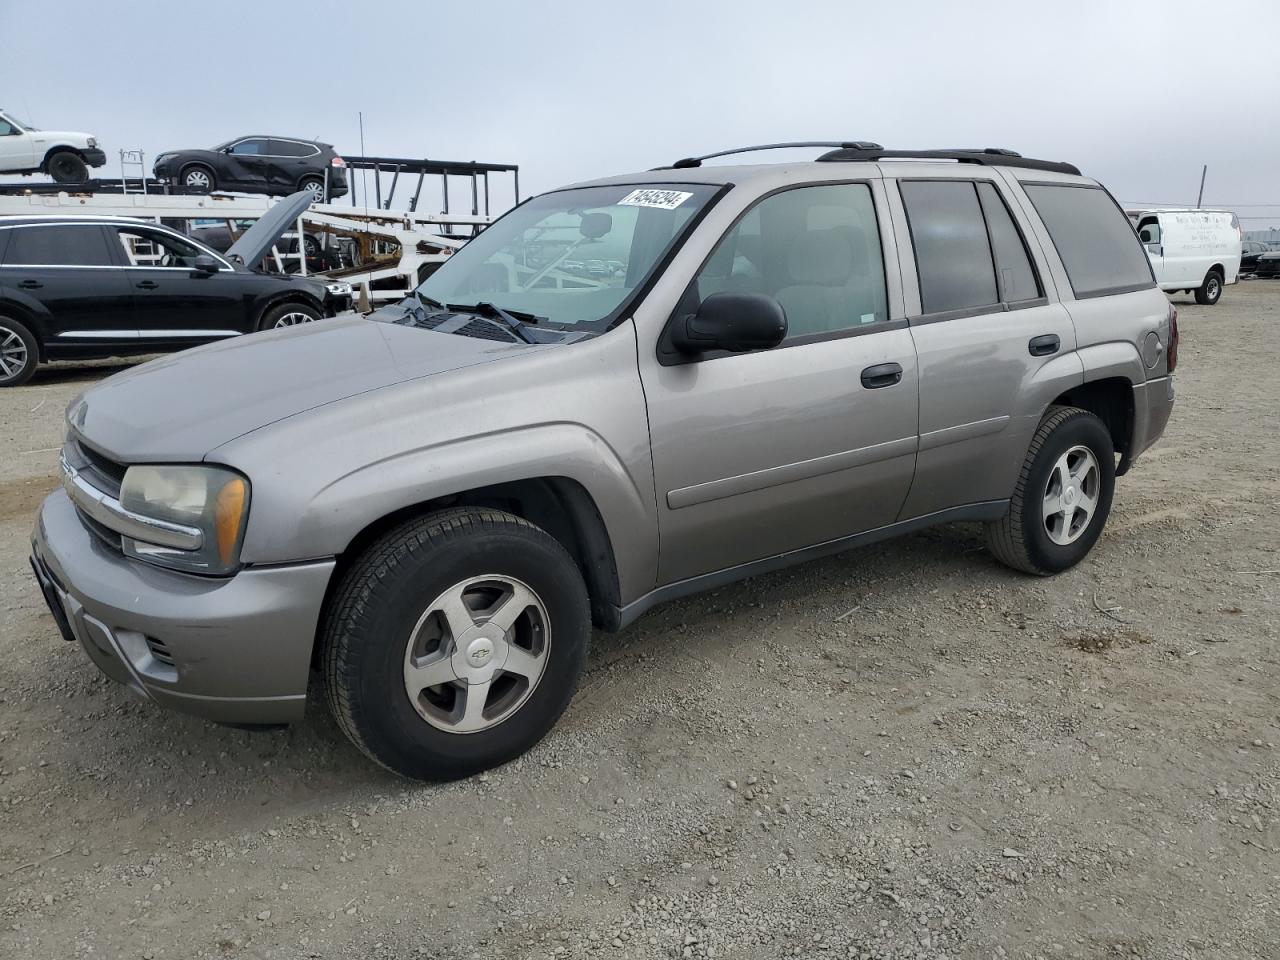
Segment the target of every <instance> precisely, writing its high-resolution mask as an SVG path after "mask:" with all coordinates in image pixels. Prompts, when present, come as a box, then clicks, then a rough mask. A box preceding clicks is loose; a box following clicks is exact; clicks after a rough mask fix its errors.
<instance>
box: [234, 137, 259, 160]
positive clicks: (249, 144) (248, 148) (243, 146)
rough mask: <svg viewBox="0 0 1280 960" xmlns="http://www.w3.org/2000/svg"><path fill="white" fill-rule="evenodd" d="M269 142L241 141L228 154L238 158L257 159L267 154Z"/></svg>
mask: <svg viewBox="0 0 1280 960" xmlns="http://www.w3.org/2000/svg"><path fill="white" fill-rule="evenodd" d="M266 148H267V142H266V141H265V140H241V141H240V142H239V143H237V144H234V145H233V146H232V147H231V148H230V149H228V150H227V153H230V154H232V155H234V156H237V157H246V156H248V157H256V156H258V155H259V154H263V153H266V152H267V149H266Z"/></svg>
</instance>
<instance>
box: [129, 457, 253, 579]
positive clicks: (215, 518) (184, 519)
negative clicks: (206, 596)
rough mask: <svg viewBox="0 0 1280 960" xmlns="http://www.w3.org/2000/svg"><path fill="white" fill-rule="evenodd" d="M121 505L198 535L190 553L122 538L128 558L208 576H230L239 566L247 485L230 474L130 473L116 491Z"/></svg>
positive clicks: (149, 469) (146, 469) (147, 469)
mask: <svg viewBox="0 0 1280 960" xmlns="http://www.w3.org/2000/svg"><path fill="white" fill-rule="evenodd" d="M120 505H121V506H122V507H124V509H126V510H128V511H130V512H132V513H135V514H138V515H139V516H142V517H147V518H149V519H152V520H160V521H162V522H164V523H168V524H177V525H179V526H182V527H187V528H190V529H191V530H192V531H198V532H199V545H198V546H196V547H194V548H193V549H190V550H180V549H177V548H174V547H162V546H158V545H156V544H154V543H147V542H145V541H143V540H138V539H133V538H130V537H124V538H123V541H122V542H123V545H124V552H125V553H126V554H128V555H129V556H131V557H136V558H137V559H139V560H146V561H148V562H150V563H154V564H158V565H159V566H162V567H171V568H173V569H174V570H185V571H187V572H189V573H207V574H227V573H231V572H233V571H234V570H235V569H236V567H237V566H238V565H239V563H240V544H241V541H242V540H243V539H244V528H245V523H246V521H247V520H248V519H249V481H248V480H246V479H245V478H244V477H242V476H240V474H238V473H235V472H234V471H232V470H227V469H226V468H224V467H204V466H200V467H188V466H138V467H130V468H129V469H128V470H127V471H126V472H125V475H124V482H123V483H122V484H121V485H120ZM193 539H194V538H193Z"/></svg>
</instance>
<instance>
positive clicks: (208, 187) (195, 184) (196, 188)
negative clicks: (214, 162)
mask: <svg viewBox="0 0 1280 960" xmlns="http://www.w3.org/2000/svg"><path fill="white" fill-rule="evenodd" d="M178 182H179V183H180V184H181V185H182V187H183V189H184V190H186V191H187V193H212V192H213V191H214V190H216V189H217V188H218V181H217V178H216V177H215V176H214V174H213V171H212V170H210V169H209V168H208V167H206V166H204V165H203V164H199V163H193V164H190V165H188V166H185V167H183V168H182V173H180V174H178Z"/></svg>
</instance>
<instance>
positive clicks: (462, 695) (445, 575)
mask: <svg viewBox="0 0 1280 960" xmlns="http://www.w3.org/2000/svg"><path fill="white" fill-rule="evenodd" d="M485 584H487V585H489V586H488V587H485V586H484V585H485ZM476 585H480V586H478V587H477V586H476ZM473 587H475V589H476V590H477V591H478V592H477V593H476V594H474V595H472V594H468V593H466V592H465V591H466V590H471V589H472V588H473ZM507 588H510V592H509V593H507V592H504V591H506V590H507ZM486 589H488V590H489V591H490V592H489V593H488V594H486V593H485V590H486ZM521 589H523V590H524V591H527V593H522V592H518V591H519V590H521ZM460 590H463V591H464V592H462V593H459V592H458V591H460ZM456 596H463V597H465V596H477V597H479V600H478V601H477V600H474V599H473V600H468V601H464V602H465V603H467V605H468V606H469V607H470V609H466V608H465V607H464V608H462V612H461V614H458V613H457V612H456V611H458V610H459V608H458V607H457V606H456V605H454V606H452V607H450V609H452V610H454V611H455V616H454V617H453V618H447V617H445V615H444V614H443V613H442V612H441V610H442V609H443V608H444V607H445V606H448V604H442V603H441V602H440V601H441V600H442V599H443V598H445V597H456ZM486 597H489V598H495V597H496V599H486ZM516 597H519V598H520V599H519V600H518V601H516V600H515V598H516ZM433 598H435V599H433ZM486 605H488V606H487V607H486ZM517 608H518V609H519V613H518V614H516V613H507V614H505V616H507V617H509V618H514V620H513V623H514V625H513V626H512V627H511V629H509V630H508V631H506V632H501V631H500V630H499V633H497V634H494V635H493V637H487V636H485V631H484V628H485V627H486V626H487V625H488V624H489V623H490V622H491V620H492V618H495V617H499V616H504V614H503V613H502V611H504V610H505V611H515V610H517ZM475 616H479V617H480V618H481V619H479V620H478V621H476V620H475ZM462 618H465V620H464V621H463V622H465V623H466V624H467V625H468V626H466V627H463V628H460V629H459V630H456V631H455V630H454V629H453V627H452V626H451V623H452V620H453V619H459V620H462ZM473 630H474V631H476V633H475V634H472V635H471V636H470V639H469V640H468V639H466V636H467V633H469V632H470V631H473ZM489 632H490V633H492V632H493V631H492V628H491V629H490V631H489ZM590 633H591V613H590V607H589V604H588V600H587V589H586V586H585V585H584V583H583V581H582V575H581V574H580V572H579V571H578V567H577V565H576V564H575V563H574V561H573V558H572V557H570V556H569V554H568V552H567V551H566V550H565V549H564V547H563V546H561V545H560V543H559V542H558V541H556V540H555V539H554V538H553V537H551V536H550V535H549V534H547V533H546V532H545V531H543V530H541V529H540V528H538V527H535V526H534V525H533V524H531V523H528V522H527V521H525V520H522V519H521V518H519V517H516V516H513V515H512V514H509V513H504V512H502V511H499V510H493V509H488V508H457V509H451V510H445V511H441V512H438V513H433V514H430V515H428V516H425V517H419V518H417V519H414V520H410V521H408V522H406V523H404V524H402V525H401V526H399V527H397V528H395V529H394V530H392V531H390V532H389V533H387V534H386V535H384V536H383V537H382V538H380V539H379V540H377V541H376V542H375V543H373V544H372V545H371V546H370V547H369V548H368V549H367V550H365V551H364V553H362V554H361V555H360V556H359V558H358V559H357V560H356V562H355V564H354V565H353V566H352V567H351V568H350V569H349V570H348V571H347V573H346V574H345V576H343V578H342V580H341V582H340V584H339V585H338V587H337V589H336V590H335V592H334V594H333V596H332V597H331V598H330V601H329V604H328V607H327V610H326V614H325V617H324V621H323V627H322V634H321V644H322V647H321V671H322V674H323V680H324V689H325V695H326V699H327V700H328V703H329V707H330V709H331V710H332V711H333V715H334V717H335V718H336V719H337V721H338V725H339V726H340V727H341V728H342V730H343V732H344V733H345V734H346V735H347V736H348V737H349V738H350V739H351V741H352V742H353V743H354V744H355V745H356V746H357V747H359V748H360V749H361V750H362V751H363V752H364V753H365V754H366V755H367V756H368V757H370V758H371V759H373V760H374V761H376V762H377V763H379V764H381V765H382V766H384V767H386V768H387V769H388V770H391V771H392V772H394V773H397V774H399V775H401V776H403V777H408V778H411V779H415V780H455V779H458V778H460V777H466V776H470V775H471V774H474V773H479V772H480V771H482V770H487V769H489V768H490V767H495V766H497V765H499V764H501V763H505V762H506V761H508V760H511V759H513V758H515V757H517V756H519V755H520V754H522V753H524V752H525V751H526V750H528V749H529V748H531V747H532V746H534V744H536V743H537V742H538V741H539V740H541V739H542V738H543V736H545V735H546V733H547V732H548V731H549V730H550V729H551V727H552V726H554V724H555V722H556V721H557V720H558V719H559V718H560V715H561V714H562V713H563V712H564V710H565V708H566V707H567V706H568V705H569V701H570V700H571V699H572V698H573V694H574V691H575V690H576V689H577V685H578V678H579V676H580V675H581V673H582V667H583V663H584V661H585V659H586V653H587V646H588V641H589V639H590ZM459 634H462V635H463V638H464V639H463V644H464V645H461V646H460V645H459V643H458V641H457V639H456V638H457V637H458V635H459ZM424 636H425V637H426V638H427V639H426V640H425V641H424V640H423V637H424ZM539 644H540V646H539ZM486 649H489V650H490V651H491V654H489V653H486ZM489 656H492V659H491V660H489V662H488V664H485V663H483V661H481V663H480V664H479V665H477V661H476V660H475V659H473V658H476V657H489ZM499 656H501V657H502V662H501V664H498V661H497V657H499ZM493 664H498V665H497V666H496V667H495V666H493ZM512 664H518V665H519V668H520V669H519V671H517V672H509V671H508V670H505V669H503V667H509V666H511V665H512ZM535 669H536V670H537V671H538V672H537V675H536V677H535V676H534V675H533V672H532V671H533V670H535ZM417 671H424V672H423V673H418V672H417ZM430 671H435V672H430ZM441 671H443V672H441ZM469 671H481V673H480V674H478V675H476V679H475V680H472V681H471V682H470V683H467V682H463V681H461V680H458V679H457V676H458V674H464V675H467V674H468V672H469ZM484 671H489V672H488V673H487V674H485V673H484ZM485 675H487V676H489V677H490V681H489V683H485V682H484V676H485ZM435 680H439V682H438V683H432V681H435ZM424 683H426V684H428V685H426V686H423V684H424ZM411 691H412V692H411ZM477 691H478V692H479V695H477ZM481 697H482V698H483V699H481ZM471 703H474V704H476V709H475V710H474V711H471V710H469V708H468V707H469V704H471ZM481 710H483V711H484V713H481V712H480V711H481ZM468 725H470V728H468Z"/></svg>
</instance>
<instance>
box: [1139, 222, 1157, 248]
mask: <svg viewBox="0 0 1280 960" xmlns="http://www.w3.org/2000/svg"><path fill="white" fill-rule="evenodd" d="M1138 239H1140V240H1141V241H1142V242H1143V243H1159V242H1160V221H1159V220H1157V219H1155V218H1154V217H1151V218H1149V219H1147V220H1143V221H1142V224H1141V225H1140V226H1139V227H1138Z"/></svg>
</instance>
